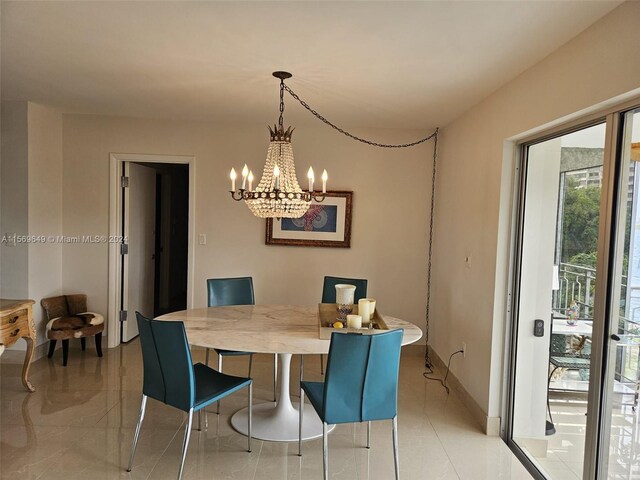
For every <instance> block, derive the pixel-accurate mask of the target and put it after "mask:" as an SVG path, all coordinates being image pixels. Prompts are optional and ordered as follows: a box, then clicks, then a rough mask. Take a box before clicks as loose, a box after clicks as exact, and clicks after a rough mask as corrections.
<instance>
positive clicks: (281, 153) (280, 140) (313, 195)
mask: <svg viewBox="0 0 640 480" xmlns="http://www.w3.org/2000/svg"><path fill="white" fill-rule="evenodd" d="M273 76H274V77H276V78H279V79H280V117H279V119H278V125H274V126H273V129H272V128H271V127H269V133H270V134H271V141H270V142H269V149H268V151H267V160H266V161H265V164H264V169H263V171H262V178H261V179H260V183H258V185H257V186H256V188H255V190H254V189H253V179H254V178H253V172H252V171H251V170H249V168H248V167H247V165H246V164H245V166H244V168H243V169H242V186H241V187H240V188H239V189H238V190H236V178H237V175H236V171H235V169H233V168H232V169H231V173H230V174H229V178H230V179H231V190H230V193H231V197H232V198H233V199H234V200H236V201H240V200H244V201H245V203H246V204H247V206H248V207H249V210H251V212H252V213H253V214H254V215H255V216H256V217H260V218H300V217H302V216H303V215H304V214H305V213H306V212H307V210H308V209H309V205H310V203H311V201H312V200H314V201H316V202H322V201H323V200H324V194H325V193H326V192H327V179H328V175H327V171H326V170H324V171H323V172H322V192H316V191H314V189H313V184H314V181H315V178H314V173H313V168H311V167H309V171H308V172H307V179H308V180H309V188H308V190H303V189H302V188H300V184H299V183H298V178H297V177H296V165H295V163H294V161H293V148H292V147H291V134H292V133H293V129H292V128H291V127H289V128H287V129H286V130H285V129H284V120H283V114H284V89H285V86H284V80H285V79H287V78H291V74H290V73H289V72H273ZM247 183H248V185H247ZM247 187H248V188H247Z"/></svg>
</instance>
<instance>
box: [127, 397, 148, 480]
mask: <svg viewBox="0 0 640 480" xmlns="http://www.w3.org/2000/svg"><path fill="white" fill-rule="evenodd" d="M147 398H148V397H147V396H146V395H142V402H141V403H140V415H139V416H138V424H137V425H136V432H135V434H134V435H133V444H132V445H131V458H129V466H128V467H127V472H130V471H131V469H132V468H133V456H134V455H135V454H136V447H137V446H138V439H139V438H140V428H141V427H142V420H144V413H145V411H146V410H147Z"/></svg>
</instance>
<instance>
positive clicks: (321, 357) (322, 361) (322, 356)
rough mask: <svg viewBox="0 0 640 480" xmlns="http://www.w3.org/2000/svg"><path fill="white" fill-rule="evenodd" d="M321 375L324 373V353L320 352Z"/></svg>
mask: <svg viewBox="0 0 640 480" xmlns="http://www.w3.org/2000/svg"><path fill="white" fill-rule="evenodd" d="M320 375H324V355H322V354H320Z"/></svg>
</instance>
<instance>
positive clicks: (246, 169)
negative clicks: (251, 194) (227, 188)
mask: <svg viewBox="0 0 640 480" xmlns="http://www.w3.org/2000/svg"><path fill="white" fill-rule="evenodd" d="M247 175H249V167H247V164H246V163H245V164H244V167H242V190H244V188H245V187H246V186H247Z"/></svg>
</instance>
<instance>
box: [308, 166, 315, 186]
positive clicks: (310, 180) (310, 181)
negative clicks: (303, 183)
mask: <svg viewBox="0 0 640 480" xmlns="http://www.w3.org/2000/svg"><path fill="white" fill-rule="evenodd" d="M307 178H308V179H309V191H310V192H313V180H314V178H313V167H309V171H308V172H307Z"/></svg>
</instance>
